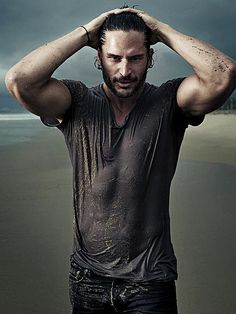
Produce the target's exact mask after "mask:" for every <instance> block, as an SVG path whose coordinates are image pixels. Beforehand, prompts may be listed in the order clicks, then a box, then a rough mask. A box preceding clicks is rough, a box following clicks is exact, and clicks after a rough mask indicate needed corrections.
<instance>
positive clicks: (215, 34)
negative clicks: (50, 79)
mask: <svg viewBox="0 0 236 314" xmlns="http://www.w3.org/2000/svg"><path fill="white" fill-rule="evenodd" d="M127 3H129V4H130V5H134V4H137V5H139V8H140V9H142V10H145V11H147V12H148V13H150V14H151V15H153V16H155V17H157V18H159V19H160V20H161V21H163V22H166V23H168V24H170V25H171V26H173V27H174V28H176V29H177V30H179V31H182V32H184V33H186V34H189V35H192V36H195V37H198V38H201V39H203V40H205V41H208V42H210V43H211V44H212V45H214V46H216V47H217V48H219V49H220V50H222V51H223V52H225V53H227V54H229V55H230V56H231V57H233V58H236V55H235V51H236V43H235V40H234V32H235V29H236V27H235V26H236V19H235V16H236V3H235V1H233V0H227V1H223V0H221V1H219V0H215V1H213V0H192V1H187V0H180V1H174V0H159V1H157V0H149V1H127ZM123 4H124V1H108V0H100V1H97V2H95V1H92V0H86V1H85V0H83V1H79V0H71V1H62V0H47V1H46V0H42V1H40V2H39V1H38V2H36V1H34V2H33V1H29V0H22V1H17V0H11V1H9V2H8V3H3V4H1V10H0V18H1V28H0V91H1V92H3V93H5V92H6V90H5V87H4V84H3V80H4V74H5V72H6V71H7V69H9V68H10V67H11V66H12V65H13V64H14V63H16V62H17V61H18V60H19V59H20V58H21V57H23V56H24V55H25V54H26V53H28V52H30V51H31V50H32V49H34V48H36V47H38V46H40V45H42V44H44V43H45V42H48V41H51V40H53V39H55V38H57V37H59V36H61V35H63V34H66V33H67V32H69V31H71V30H73V29H74V28H76V27H77V26H79V25H81V24H85V23H87V22H88V21H89V20H91V19H92V18H93V17H95V16H97V15H98V14H100V13H101V12H104V11H106V10H110V9H112V8H114V7H120V6H121V5H123ZM155 50H156V51H157V52H156V59H157V60H156V65H155V67H154V69H153V70H152V72H150V74H149V80H151V81H153V82H156V81H157V82H158V83H160V82H161V81H163V80H166V79H168V78H171V77H176V76H183V75H188V74H189V73H191V71H192V70H191V68H190V67H189V66H188V65H187V64H186V63H185V62H184V61H183V60H181V58H180V57H178V56H177V55H175V54H174V53H173V52H172V51H171V50H170V49H168V48H166V47H164V46H163V45H160V44H159V45H156V46H155ZM94 56H95V51H94V50H92V49H90V48H84V49H82V50H81V51H80V52H79V53H78V54H76V55H75V56H73V57H72V58H70V59H69V60H68V61H67V62H66V63H65V64H64V65H63V66H61V67H60V68H59V69H58V70H57V71H56V73H55V75H56V76H58V77H70V78H77V79H82V80H83V81H85V82H86V83H87V84H88V85H93V84H96V83H97V82H98V81H99V80H100V79H101V73H100V72H99V71H97V70H94V67H93V58H94Z"/></svg>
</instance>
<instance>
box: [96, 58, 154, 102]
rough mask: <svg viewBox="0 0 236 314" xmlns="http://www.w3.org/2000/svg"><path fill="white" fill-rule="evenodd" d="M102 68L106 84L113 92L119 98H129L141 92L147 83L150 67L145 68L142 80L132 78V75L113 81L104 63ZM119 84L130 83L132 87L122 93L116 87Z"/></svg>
mask: <svg viewBox="0 0 236 314" xmlns="http://www.w3.org/2000/svg"><path fill="white" fill-rule="evenodd" d="M101 66H102V75H103V80H104V82H105V83H106V85H107V87H108V88H109V89H110V90H111V92H112V93H113V94H114V95H115V96H117V97H119V98H128V97H132V96H134V95H136V94H137V92H138V91H140V89H142V87H143V85H144V83H145V81H146V77H147V71H148V67H146V68H145V70H144V72H143V74H142V76H141V78H140V79H138V78H137V77H132V76H131V75H128V76H122V77H120V78H119V79H118V78H114V79H111V77H110V76H109V75H108V73H107V71H106V70H105V68H104V66H103V64H102V62H101ZM119 82H120V83H124V82H130V83H132V86H131V87H130V88H127V89H126V88H124V89H123V90H122V91H119V90H118V89H117V87H116V83H119Z"/></svg>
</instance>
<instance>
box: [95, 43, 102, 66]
mask: <svg viewBox="0 0 236 314" xmlns="http://www.w3.org/2000/svg"><path fill="white" fill-rule="evenodd" d="M94 65H95V67H96V68H97V69H98V70H101V69H102V64H101V50H100V49H99V48H98V50H97V54H96V57H95V62H94Z"/></svg>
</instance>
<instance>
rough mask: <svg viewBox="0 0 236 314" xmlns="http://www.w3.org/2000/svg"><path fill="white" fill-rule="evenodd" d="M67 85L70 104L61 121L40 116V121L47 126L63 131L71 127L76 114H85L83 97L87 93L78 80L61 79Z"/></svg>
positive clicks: (85, 108)
mask: <svg viewBox="0 0 236 314" xmlns="http://www.w3.org/2000/svg"><path fill="white" fill-rule="evenodd" d="M62 82H63V83H64V84H65V85H66V86H67V88H68V89H69V92H70V94H71V106H70V108H69V109H68V111H67V112H66V113H65V115H64V117H63V121H62V122H59V121H58V120H57V119H55V118H50V117H40V119H41V121H42V123H43V124H44V125H46V126H48V127H57V128H58V129H59V130H61V131H62V132H63V133H65V131H66V129H68V128H70V127H72V125H73V124H74V121H75V120H76V118H77V116H78V115H83V114H85V112H86V110H87V107H86V105H85V104H86V102H85V101H84V99H85V98H86V96H87V94H88V88H87V87H86V86H85V85H84V84H83V83H82V82H80V81H74V80H62Z"/></svg>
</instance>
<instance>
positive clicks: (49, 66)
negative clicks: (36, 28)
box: [7, 27, 87, 88]
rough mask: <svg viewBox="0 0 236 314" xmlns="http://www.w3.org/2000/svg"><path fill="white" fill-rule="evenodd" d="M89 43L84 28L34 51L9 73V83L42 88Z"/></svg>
mask: <svg viewBox="0 0 236 314" xmlns="http://www.w3.org/2000/svg"><path fill="white" fill-rule="evenodd" d="M86 43H87V34H86V32H85V30H84V29H83V28H82V27H79V28H77V29H75V30H74V31H72V32H71V33H69V34H67V35H65V36H63V37H61V38H59V39H57V40H55V41H52V42H50V43H47V44H45V45H43V46H42V47H40V48H38V49H36V50H34V51H32V52H31V53H29V54H28V55H27V56H25V57H24V58H23V59H22V60H20V61H19V62H18V63H17V64H16V65H14V66H13V67H12V68H11V69H10V70H9V72H8V75H7V76H8V78H7V79H8V82H9V81H10V82H11V81H13V82H14V83H15V84H19V85H22V86H23V87H24V86H28V87H36V88H40V87H41V86H42V85H44V84H45V83H46V82H47V81H48V80H49V79H50V77H51V75H52V73H53V72H54V71H55V70H56V69H57V68H58V67H59V66H60V65H61V64H62V63H63V62H64V61H65V60H66V59H68V58H69V57H70V56H71V55H73V54H74V53H76V52H77V51H78V50H80V49H81V48H82V47H84V46H85V45H86Z"/></svg>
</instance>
